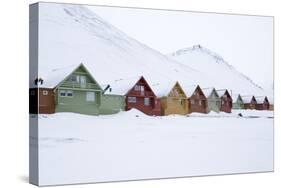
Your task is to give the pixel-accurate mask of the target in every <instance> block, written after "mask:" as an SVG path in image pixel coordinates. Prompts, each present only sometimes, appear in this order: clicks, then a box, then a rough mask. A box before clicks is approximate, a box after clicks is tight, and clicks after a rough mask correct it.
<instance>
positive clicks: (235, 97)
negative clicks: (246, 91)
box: [232, 94, 244, 103]
mask: <svg viewBox="0 0 281 188" xmlns="http://www.w3.org/2000/svg"><path fill="white" fill-rule="evenodd" d="M232 99H234V101H235V102H238V100H241V101H242V102H243V103H244V100H243V99H242V97H241V95H240V94H233V95H232Z"/></svg>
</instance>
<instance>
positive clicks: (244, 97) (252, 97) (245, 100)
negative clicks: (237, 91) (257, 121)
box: [241, 96, 256, 103]
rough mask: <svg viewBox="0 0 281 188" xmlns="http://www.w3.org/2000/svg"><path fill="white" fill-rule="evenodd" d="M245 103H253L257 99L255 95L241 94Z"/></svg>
mask: <svg viewBox="0 0 281 188" xmlns="http://www.w3.org/2000/svg"><path fill="white" fill-rule="evenodd" d="M241 97H242V100H243V101H244V103H251V102H252V100H254V101H255V100H256V99H255V97H254V96H241Z"/></svg>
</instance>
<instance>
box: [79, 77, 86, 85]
mask: <svg viewBox="0 0 281 188" xmlns="http://www.w3.org/2000/svg"><path fill="white" fill-rule="evenodd" d="M80 86H81V88H86V76H80Z"/></svg>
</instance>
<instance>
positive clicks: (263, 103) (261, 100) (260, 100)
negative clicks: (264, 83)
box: [255, 96, 269, 110]
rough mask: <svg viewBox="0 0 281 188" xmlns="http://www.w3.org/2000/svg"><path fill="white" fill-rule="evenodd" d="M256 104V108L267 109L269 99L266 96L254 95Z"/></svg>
mask: <svg viewBox="0 0 281 188" xmlns="http://www.w3.org/2000/svg"><path fill="white" fill-rule="evenodd" d="M255 98H256V101H257V104H256V110H269V101H268V98H267V97H266V96H259V97H255Z"/></svg>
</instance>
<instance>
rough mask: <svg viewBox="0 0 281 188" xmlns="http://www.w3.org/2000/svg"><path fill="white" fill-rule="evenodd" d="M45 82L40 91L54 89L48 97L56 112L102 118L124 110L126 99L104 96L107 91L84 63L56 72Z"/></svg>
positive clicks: (46, 78) (45, 79) (48, 75)
mask: <svg viewBox="0 0 281 188" xmlns="http://www.w3.org/2000/svg"><path fill="white" fill-rule="evenodd" d="M43 79H44V82H43V84H42V85H39V86H38V87H39V88H51V89H52V93H51V92H49V93H50V94H52V95H53V96H54V97H53V99H52V98H51V100H54V103H55V105H54V107H55V110H54V111H55V112H75V113H81V114H88V115H99V114H113V113H117V112H119V111H121V110H124V97H123V96H121V95H107V94H104V89H103V88H102V87H101V86H100V85H99V83H98V82H97V81H96V80H95V79H94V77H93V76H92V75H91V74H90V72H89V71H88V70H87V69H86V67H85V66H84V65H83V64H82V63H81V64H79V65H78V66H75V67H74V66H69V67H66V68H61V69H54V70H52V71H51V72H50V73H48V74H46V76H43ZM107 88H108V87H107ZM50 102H52V101H50ZM39 113H40V112H39Z"/></svg>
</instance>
